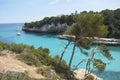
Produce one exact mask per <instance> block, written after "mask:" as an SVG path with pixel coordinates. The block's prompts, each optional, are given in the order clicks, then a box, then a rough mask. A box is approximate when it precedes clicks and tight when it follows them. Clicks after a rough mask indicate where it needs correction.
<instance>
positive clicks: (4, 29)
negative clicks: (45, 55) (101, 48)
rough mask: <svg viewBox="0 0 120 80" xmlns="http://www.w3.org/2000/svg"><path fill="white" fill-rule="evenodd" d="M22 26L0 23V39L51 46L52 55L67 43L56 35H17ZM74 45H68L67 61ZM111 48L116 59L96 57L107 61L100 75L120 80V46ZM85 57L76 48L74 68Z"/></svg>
mask: <svg viewBox="0 0 120 80" xmlns="http://www.w3.org/2000/svg"><path fill="white" fill-rule="evenodd" d="M22 26H23V24H0V41H3V42H7V43H12V42H16V43H25V44H28V45H34V46H35V48H38V47H39V46H42V47H44V48H49V49H50V55H51V56H55V55H57V54H58V55H60V54H61V53H62V50H63V49H64V47H65V44H67V41H66V40H61V39H58V38H57V37H56V35H48V34H47V35H45V34H38V33H36V34H34V33H26V32H23V31H21V35H20V36H17V35H16V33H17V30H18V28H19V29H20V30H21V28H22ZM72 47H73V44H71V45H70V46H69V47H68V49H67V51H66V53H65V55H64V59H65V60H66V62H68V61H69V59H70V56H71V52H72ZM92 47H94V46H92ZM109 49H110V52H111V54H112V55H113V57H114V58H115V60H113V61H109V60H107V59H106V58H103V57H102V56H100V55H97V56H96V57H98V58H102V59H103V60H104V61H105V62H106V63H107V66H106V69H105V71H104V72H103V73H101V74H98V75H99V76H100V77H102V78H103V79H104V80H120V76H119V75H120V46H109ZM89 51H91V50H89ZM89 51H88V52H89ZM85 58H86V57H85V55H83V54H81V52H80V50H79V49H76V51H75V55H74V58H73V63H72V67H73V68H74V66H75V65H76V64H78V62H79V61H81V60H82V59H85ZM84 66H85V64H84V63H82V64H81V65H80V66H79V68H84Z"/></svg>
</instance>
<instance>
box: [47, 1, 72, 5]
mask: <svg viewBox="0 0 120 80" xmlns="http://www.w3.org/2000/svg"><path fill="white" fill-rule="evenodd" d="M71 1H72V0H53V1H52V2H50V3H49V4H50V5H54V4H57V3H59V2H67V3H69V2H71Z"/></svg>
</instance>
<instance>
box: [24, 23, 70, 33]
mask: <svg viewBox="0 0 120 80" xmlns="http://www.w3.org/2000/svg"><path fill="white" fill-rule="evenodd" d="M68 27H69V26H68V25H67V24H66V23H64V24H60V23H58V24H57V25H55V24H54V23H51V24H45V25H43V26H41V27H32V28H27V27H26V26H23V28H22V30H23V31H26V32H41V33H57V34H59V33H63V32H64V31H65V30H66V29H67V28H68Z"/></svg>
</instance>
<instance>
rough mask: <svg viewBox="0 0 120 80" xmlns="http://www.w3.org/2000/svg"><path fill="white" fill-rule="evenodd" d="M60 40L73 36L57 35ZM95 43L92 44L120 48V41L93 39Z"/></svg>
mask: <svg viewBox="0 0 120 80" xmlns="http://www.w3.org/2000/svg"><path fill="white" fill-rule="evenodd" d="M57 37H58V38H60V39H66V40H68V39H69V38H74V37H75V36H73V35H65V34H63V35H58V36H57ZM94 39H95V41H94V42H93V44H105V45H111V46H120V39H114V38H98V37H95V38H94Z"/></svg>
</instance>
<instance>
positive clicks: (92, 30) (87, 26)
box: [65, 13, 108, 67]
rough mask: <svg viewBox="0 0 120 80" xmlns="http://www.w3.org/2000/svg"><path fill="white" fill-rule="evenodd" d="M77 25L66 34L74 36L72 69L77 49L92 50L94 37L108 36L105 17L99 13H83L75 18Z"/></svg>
mask: <svg viewBox="0 0 120 80" xmlns="http://www.w3.org/2000/svg"><path fill="white" fill-rule="evenodd" d="M74 20H75V23H74V24H73V25H72V27H70V28H69V29H68V30H67V31H66V32H65V33H66V34H69V35H74V36H75V39H74V47H73V51H72V56H71V58H70V61H69V67H71V64H72V59H73V57H74V52H75V51H74V50H75V47H79V48H81V47H83V48H85V49H89V48H90V44H91V43H92V41H94V37H104V36H106V35H107V33H108V31H107V26H105V25H104V24H103V21H104V17H103V15H102V14H97V13H81V14H78V15H76V16H75V17H74Z"/></svg>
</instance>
